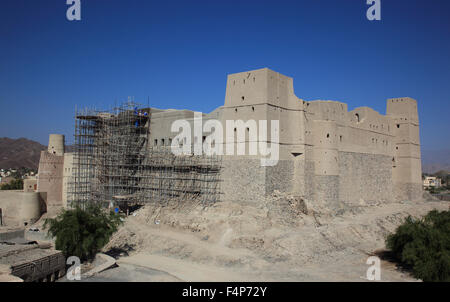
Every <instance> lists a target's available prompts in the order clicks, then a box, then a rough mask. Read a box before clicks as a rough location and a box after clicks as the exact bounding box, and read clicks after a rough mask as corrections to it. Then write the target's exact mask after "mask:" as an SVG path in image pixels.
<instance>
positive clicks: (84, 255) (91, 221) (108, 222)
mask: <svg viewBox="0 0 450 302" xmlns="http://www.w3.org/2000/svg"><path fill="white" fill-rule="evenodd" d="M121 223H122V220H121V217H120V215H119V214H116V213H114V212H108V211H106V210H104V209H102V208H101V207H99V206H95V205H90V206H88V207H87V208H86V209H82V208H80V207H76V208H75V209H70V210H63V211H62V212H61V214H59V215H58V216H57V217H56V218H53V219H46V220H45V223H44V229H47V228H48V234H49V235H50V236H51V237H53V238H56V240H55V247H56V249H58V250H61V251H62V252H63V253H64V255H65V256H66V257H70V256H77V257H79V258H80V259H81V261H84V260H90V259H93V258H94V257H95V254H96V253H97V252H99V251H100V250H101V249H102V248H103V247H104V246H105V245H106V244H107V243H108V242H109V240H110V238H111V236H112V235H113V234H114V233H115V232H116V231H117V229H118V227H119V226H120V225H121Z"/></svg>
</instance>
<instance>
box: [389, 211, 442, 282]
mask: <svg viewBox="0 0 450 302" xmlns="http://www.w3.org/2000/svg"><path fill="white" fill-rule="evenodd" d="M386 246H387V247H388V248H389V249H390V250H391V251H392V252H393V254H394V256H395V257H396V258H397V259H398V260H399V261H400V262H402V263H403V264H405V265H407V266H409V267H411V268H412V271H413V275H414V276H415V277H416V278H419V279H422V280H423V281H425V282H430V281H447V282H448V281H450V211H442V212H438V211H436V210H433V211H431V212H429V213H428V214H427V215H426V216H425V217H424V218H422V219H414V218H412V217H411V216H408V217H407V218H406V220H405V222H404V223H403V224H402V225H400V226H399V227H398V228H397V230H396V232H395V233H393V234H390V235H389V236H388V237H387V239H386Z"/></svg>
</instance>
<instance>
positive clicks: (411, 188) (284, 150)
mask: <svg viewBox="0 0 450 302" xmlns="http://www.w3.org/2000/svg"><path fill="white" fill-rule="evenodd" d="M221 118H222V120H227V119H242V120H244V121H246V120H248V119H255V120H260V119H264V120H279V121H280V136H279V137H280V138H279V140H280V160H279V162H278V164H277V165H276V166H273V167H261V166H260V164H259V161H258V160H253V159H251V158H249V157H248V156H234V157H225V158H224V159H226V160H225V162H230V163H231V164H230V165H226V164H225V165H224V166H225V169H224V171H223V181H224V183H223V185H222V188H223V191H224V192H225V193H226V196H229V197H230V198H232V199H245V200H251V199H254V198H255V197H256V198H257V195H258V193H261V192H264V193H265V194H268V193H271V192H272V191H273V190H280V191H282V192H291V193H293V194H295V195H298V196H301V197H304V198H306V199H308V200H310V201H312V202H316V203H322V204H323V205H325V206H329V207H331V208H336V207H340V206H342V205H343V204H345V205H357V204H360V203H361V202H371V201H377V202H389V201H400V200H416V199H421V198H422V186H421V182H422V181H421V173H422V171H421V158H420V140H419V119H418V113H417V103H416V101H415V100H414V99H411V98H408V97H405V98H393V99H388V100H387V106H386V115H382V114H380V113H378V112H376V111H375V110H373V109H371V108H368V107H359V108H356V109H354V110H352V111H348V108H347V104H345V103H342V102H337V101H323V100H315V101H304V100H302V99H300V98H298V97H297V96H296V95H295V93H294V89H293V79H292V78H290V77H287V76H284V75H282V74H280V73H278V72H275V71H272V70H270V69H267V68H264V69H259V70H253V71H248V72H242V73H237V74H232V75H229V76H228V80H227V89H226V96H225V105H224V106H223V108H221ZM238 143H239V142H238ZM246 143H248V141H247V142H246ZM227 168H228V169H227Z"/></svg>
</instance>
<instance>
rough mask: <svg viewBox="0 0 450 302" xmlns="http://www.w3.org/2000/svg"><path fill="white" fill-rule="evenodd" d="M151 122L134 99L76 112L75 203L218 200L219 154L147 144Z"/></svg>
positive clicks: (72, 192)
mask: <svg viewBox="0 0 450 302" xmlns="http://www.w3.org/2000/svg"><path fill="white" fill-rule="evenodd" d="M150 120H151V108H145V109H141V108H140V106H139V105H138V104H136V103H133V102H127V103H125V104H123V105H121V106H119V107H116V108H113V109H112V110H111V111H96V110H89V109H84V110H81V111H77V112H76V116H75V151H74V167H73V176H72V180H71V182H70V185H69V193H68V200H69V202H71V204H72V205H76V204H78V205H81V206H84V205H86V204H87V203H90V202H93V203H99V204H101V205H103V206H109V205H111V204H113V205H119V206H129V205H135V204H145V203H149V202H156V203H160V204H167V203H168V202H169V201H170V200H177V201H178V202H183V201H186V200H197V201H200V202H202V203H204V204H208V203H213V202H216V201H218V200H219V194H220V190H219V184H220V180H219V173H220V168H221V158H220V157H219V156H207V155H192V154H185V155H174V154H173V153H172V152H171V149H170V147H150V146H148V144H147V143H148V136H149V133H150V131H151V129H150Z"/></svg>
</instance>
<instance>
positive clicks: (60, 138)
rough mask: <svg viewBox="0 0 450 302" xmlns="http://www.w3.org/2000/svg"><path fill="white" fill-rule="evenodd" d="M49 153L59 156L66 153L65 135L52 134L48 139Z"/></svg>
mask: <svg viewBox="0 0 450 302" xmlns="http://www.w3.org/2000/svg"><path fill="white" fill-rule="evenodd" d="M48 153H50V154H55V155H59V156H62V155H64V135H62V134H50V137H49V139H48Z"/></svg>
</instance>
